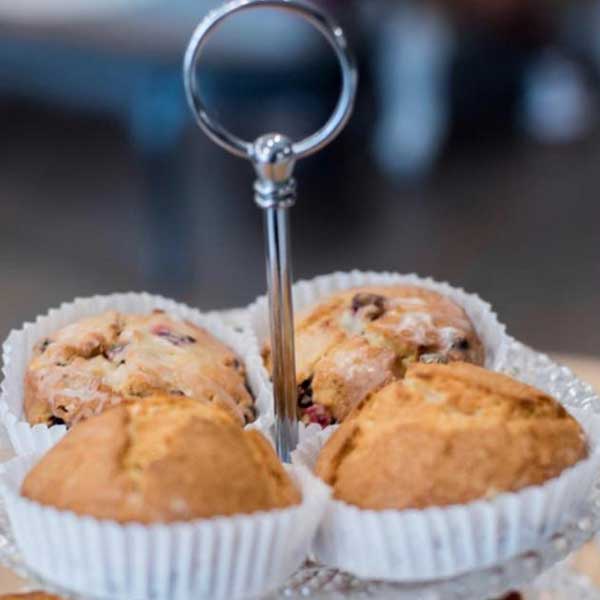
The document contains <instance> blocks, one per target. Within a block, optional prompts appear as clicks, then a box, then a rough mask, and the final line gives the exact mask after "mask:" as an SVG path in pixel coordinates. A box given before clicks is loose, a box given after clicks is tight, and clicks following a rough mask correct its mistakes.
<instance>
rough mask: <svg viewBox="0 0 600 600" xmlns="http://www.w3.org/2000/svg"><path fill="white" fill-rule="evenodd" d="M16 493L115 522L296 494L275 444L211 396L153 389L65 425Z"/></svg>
mask: <svg viewBox="0 0 600 600" xmlns="http://www.w3.org/2000/svg"><path fill="white" fill-rule="evenodd" d="M22 494H23V495H24V496H25V497H27V498H30V499H31V500H35V501H37V502H40V503H42V504H45V505H50V506H54V507H56V508H60V509H64V510H71V511H73V512H75V513H77V514H81V515H91V516H94V517H97V518H101V519H113V520H116V521H119V522H129V521H135V522H140V523H151V522H172V521H187V520H190V519H196V518H206V517H212V516H217V515H224V516H227V515H233V514H237V513H252V512H255V511H259V510H271V509H276V508H284V507H286V506H290V505H293V504H297V503H298V502H299V501H300V495H299V492H298V491H297V489H296V488H295V486H294V484H293V483H292V481H291V479H290V478H289V477H288V475H287V473H286V471H285V470H284V468H283V466H282V465H281V463H280V462H279V460H278V458H277V456H276V454H275V451H274V450H273V449H272V447H271V446H270V444H269V443H268V442H267V441H266V439H265V438H264V437H263V436H262V435H261V434H260V433H258V432H256V431H245V430H243V429H241V428H240V427H239V425H238V424H237V423H236V422H235V421H234V420H233V419H232V418H231V416H230V415H229V414H228V413H227V412H225V411H223V410H221V409H219V408H217V407H214V406H207V405H205V404H203V403H201V402H197V401H195V400H193V399H190V398H186V397H173V396H166V395H156V396H152V397H148V398H145V399H144V400H143V401H140V400H137V401H125V402H123V403H121V404H120V405H118V406H116V407H113V408H111V409H109V410H107V411H105V412H104V413H102V414H101V415H98V416H94V417H92V418H90V419H87V420H85V421H82V422H81V423H78V424H77V425H75V426H74V427H73V428H72V429H71V430H70V431H69V432H68V433H67V435H66V436H65V437H64V438H63V439H62V440H61V441H60V442H59V443H58V444H57V445H56V446H54V447H53V448H52V449H51V450H50V451H49V452H48V453H47V454H46V455H45V456H44V457H43V458H42V459H41V461H40V462H39V463H38V464H37V465H36V466H35V467H34V468H33V469H32V471H31V472H30V473H29V474H28V475H27V477H26V478H25V481H24V483H23V486H22Z"/></svg>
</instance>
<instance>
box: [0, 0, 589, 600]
mask: <svg viewBox="0 0 600 600" xmlns="http://www.w3.org/2000/svg"><path fill="white" fill-rule="evenodd" d="M265 7H266V8H277V9H281V10H285V11H288V12H291V13H293V14H295V15H298V16H300V17H301V18H304V19H305V20H307V21H308V22H309V23H311V24H312V25H314V26H315V27H316V28H317V29H318V30H319V31H320V32H321V33H322V34H323V35H324V36H325V38H326V39H327V41H328V42H329V43H330V45H331V46H332V48H333V49H334V51H335V53H336V55H337V56H338V58H339V61H340V65H341V71H342V93H341V96H340V99H339V101H338V104H337V106H336V108H335V110H334V113H333V115H332V117H331V118H330V120H329V121H328V122H327V123H326V124H325V125H324V126H323V127H322V128H321V129H320V130H319V131H318V132H316V133H315V134H313V135H311V136H309V137H308V138H306V139H304V140H302V141H300V142H295V143H294V142H292V141H291V140H289V138H287V137H286V136H284V135H282V134H277V133H271V134H267V135H264V136H261V137H259V138H258V139H257V140H256V141H255V142H253V143H250V142H247V141H244V140H241V139H239V138H238V137H236V136H235V135H233V134H231V133H229V132H228V131H227V130H226V129H224V128H223V127H222V126H221V125H220V124H219V123H218V122H217V121H215V120H214V119H213V118H212V117H211V116H210V115H209V113H208V111H207V109H206V108H205V106H204V104H203V102H202V100H201V96H200V93H199V90H198V81H197V76H196V73H197V69H196V62H197V61H198V58H199V57H200V54H201V51H202V49H203V47H204V44H205V43H206V41H207V40H208V38H209V36H210V34H211V33H212V32H213V31H214V30H215V29H216V28H217V27H218V25H219V24H220V23H222V21H223V20H224V19H226V18H227V17H229V16H230V15H232V14H234V13H237V12H240V11H246V10H252V9H260V8H265ZM184 81H185V86H186V92H187V96H188V100H189V103H190V106H191V108H192V110H193V112H194V114H195V116H196V120H197V122H198V124H199V125H200V127H201V128H202V129H203V130H204V131H205V133H206V134H207V135H208V136H209V137H210V138H211V139H212V140H213V141H215V142H216V143H217V144H219V145H220V146H222V147H224V148H225V149H227V150H228V151H230V152H231V153H233V154H235V155H237V156H240V157H243V158H247V159H249V160H250V161H251V162H252V164H253V166H254V168H255V171H256V174H257V180H256V182H255V185H254V191H255V201H256V203H257V204H258V206H259V207H260V208H262V209H263V210H264V217H265V219H264V223H265V240H266V256H267V283H268V291H269V301H270V331H271V347H272V349H273V388H274V402H275V417H276V420H275V440H276V446H277V450H278V453H279V455H280V457H281V459H282V460H284V461H287V460H289V456H290V452H291V451H292V450H293V449H294V447H295V446H296V444H297V441H298V428H297V420H296V385H295V366H294V332H293V307H292V295H291V282H292V271H291V255H290V237H289V209H290V207H291V206H293V204H294V202H295V200H296V182H295V180H294V179H293V177H292V171H293V168H294V165H295V162H296V161H297V160H298V159H300V158H303V157H305V156H308V155H309V154H312V153H314V152H317V151H318V150H320V149H321V148H323V147H324V146H325V145H326V144H328V143H329V142H330V141H331V140H332V139H333V138H334V137H335V136H336V135H337V134H338V133H339V132H340V131H341V130H342V129H343V127H344V125H345V124H346V122H347V120H348V119H349V117H350V114H351V112H352V108H353V103H354V97H355V94H356V87H357V81H358V77H357V71H356V67H355V63H354V60H353V58H352V55H351V53H350V51H349V49H348V46H347V43H346V40H345V37H344V34H343V31H342V29H341V28H340V27H339V25H337V23H335V22H334V21H333V20H332V19H331V18H330V17H329V16H327V15H326V14H324V13H323V12H321V11H320V10H318V9H316V8H315V7H313V6H311V5H308V4H304V3H301V2H298V1H297V0H234V1H233V2H229V3H228V4H225V5H224V6H222V7H221V8H218V9H216V10H215V11H213V12H211V13H210V14H209V15H208V16H207V17H206V18H205V19H204V20H203V21H202V22H201V23H200V25H199V26H198V28H197V29H196V31H195V33H194V35H193V37H192V40H191V42H190V45H189V47H188V50H187V52H186V55H185V61H184ZM232 319H233V320H234V321H235V319H236V316H235V315H233V316H232ZM504 371H505V372H507V373H508V374H509V375H511V376H513V377H515V378H517V379H520V380H523V381H525V382H527V383H530V384H533V385H535V386H537V387H539V388H541V389H543V390H545V391H547V392H548V393H550V394H552V395H554V396H556V397H560V398H561V399H563V402H564V404H565V406H566V407H567V408H569V407H571V408H582V407H588V408H589V409H590V410H592V411H593V412H595V413H600V400H599V399H598V397H597V396H596V395H595V394H594V392H593V390H592V389H591V387H590V386H589V385H588V384H586V383H584V382H582V381H580V380H579V379H577V378H576V377H575V376H574V375H573V373H572V372H571V371H570V370H569V369H567V368H566V367H561V366H560V365H557V364H555V363H553V362H552V361H551V360H550V359H549V358H548V357H547V356H545V355H543V354H539V353H537V352H535V351H533V350H531V349H530V348H527V347H526V346H524V345H522V344H520V343H519V342H517V341H514V340H513V341H511V342H510V347H509V351H508V358H507V361H506V366H505V368H504ZM599 484H600V478H599V481H598V482H597V483H596V485H595V486H594V487H593V490H592V492H590V494H589V496H588V498H587V500H586V503H585V506H584V508H583V509H582V511H581V513H580V514H579V515H574V516H573V520H572V521H571V522H570V523H569V525H568V526H567V527H565V528H564V530H563V531H560V532H559V533H557V534H555V535H554V536H553V537H552V538H550V539H548V540H546V541H545V543H544V544H543V545H542V546H541V547H539V548H535V549H532V550H531V551H529V552H527V553H525V554H522V555H519V556H516V557H514V558H513V559H511V560H509V561H507V562H505V563H503V564H498V565H493V566H491V567H489V568H486V569H484V570H480V571H475V572H469V573H464V574H462V575H460V576H458V577H455V578H452V579H446V580H435V581H428V582H420V583H402V584H399V583H386V582H377V581H364V580H359V579H357V578H355V577H353V576H352V575H349V574H346V573H342V572H340V571H337V570H335V569H330V568H327V567H324V566H321V565H318V564H314V563H310V562H309V563H306V564H305V565H304V566H303V567H302V568H301V569H300V570H299V571H298V572H297V573H296V574H295V575H294V576H293V577H292V578H290V580H289V581H288V582H287V584H286V585H285V586H284V587H282V588H281V589H280V590H278V591H277V592H275V593H272V594H269V595H268V596H266V597H265V598H269V599H271V598H294V597H300V598H307V597H308V598H382V599H383V598H395V599H407V600H408V599H410V600H417V599H419V600H421V599H422V600H478V599H490V598H495V597H499V596H501V595H502V594H503V593H506V592H507V591H509V590H512V589H515V588H519V587H521V586H523V585H527V584H529V587H528V588H527V589H528V600H529V599H533V598H536V599H539V600H542V599H544V600H549V599H554V598H555V599H557V600H558V599H559V598H560V599H562V598H565V599H567V598H569V599H575V598H576V599H578V600H588V599H589V600H592V599H595V600H596V599H597V600H600V591H598V590H595V588H593V586H592V585H591V584H588V583H587V581H586V580H585V578H582V577H581V576H578V575H577V574H576V573H575V571H572V570H571V569H570V567H569V564H568V563H566V562H561V561H563V559H565V557H567V555H568V554H570V553H571V552H572V551H574V550H575V549H577V548H579V547H580V546H581V545H583V544H584V543H585V542H586V541H588V540H589V539H590V538H592V536H593V535H594V533H595V532H596V531H598V530H600V488H599ZM0 563H2V564H4V565H6V566H8V567H10V568H11V569H13V570H14V571H16V572H17V573H18V574H20V575H22V576H24V577H26V578H27V579H29V580H30V581H32V582H34V583H38V584H39V585H40V586H42V587H44V588H46V589H49V590H51V591H54V592H57V593H60V594H62V595H63V596H65V597H71V598H75V596H73V595H71V594H70V593H69V591H68V590H61V589H57V588H56V586H53V585H48V584H47V583H46V582H45V581H41V580H39V578H38V577H37V576H36V575H35V573H33V572H31V571H30V570H29V569H28V568H27V567H26V566H25V564H24V563H23V561H22V559H21V557H20V555H19V551H18V548H17V547H16V545H15V543H14V540H13V537H12V533H11V531H10V526H9V524H8V520H7V518H6V514H5V512H4V510H3V507H1V506H0ZM542 574H544V575H542ZM540 576H541V577H540ZM534 580H535V582H534ZM531 582H534V583H531Z"/></svg>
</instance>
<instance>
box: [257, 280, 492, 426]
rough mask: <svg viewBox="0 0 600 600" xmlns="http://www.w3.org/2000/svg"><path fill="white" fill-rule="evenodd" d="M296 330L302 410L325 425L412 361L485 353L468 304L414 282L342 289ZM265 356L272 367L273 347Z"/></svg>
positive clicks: (479, 357) (472, 358)
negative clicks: (459, 302) (466, 311)
mask: <svg viewBox="0 0 600 600" xmlns="http://www.w3.org/2000/svg"><path fill="white" fill-rule="evenodd" d="M295 335H296V369H297V371H296V375H297V384H298V392H299V393H298V408H299V412H300V416H301V419H302V420H303V421H304V422H306V423H309V422H314V423H319V424H320V425H322V426H326V425H329V424H331V423H335V422H338V421H342V420H343V419H344V418H345V417H346V416H347V415H348V413H349V412H350V411H351V410H352V408H353V407H354V406H355V405H356V404H357V403H358V402H360V401H361V400H362V399H363V398H365V397H366V396H367V394H369V393H370V392H373V391H374V390H377V389H379V388H380V387H382V386H384V385H386V384H387V383H389V382H390V381H393V380H395V379H398V378H400V377H402V376H403V375H404V372H405V370H406V367H407V366H408V365H409V364H410V363H412V362H415V361H418V360H421V361H423V362H438V363H445V362H449V361H456V360H461V361H466V362H471V363H475V364H478V365H483V363H484V358H485V356H484V350H483V345H482V344H481V341H480V340H479V338H478V337H477V333H476V331H475V328H474V327H473V324H472V323H471V321H470V320H469V317H468V316H467V314H466V313H465V311H464V310H463V309H462V307H460V306H458V305H457V304H455V303H454V302H452V301H451V300H450V299H448V298H446V297H445V296H442V295H440V294H438V293H436V292H432V291H430V290H427V289H424V288H420V287H414V286H387V287H386V286H382V287H362V288H354V289H350V290H346V291H343V292H339V293H337V294H335V295H333V296H331V297H329V298H327V299H326V300H324V301H322V302H320V303H319V304H317V305H316V306H314V307H311V308H309V309H308V310H306V311H305V312H304V313H302V314H300V315H299V317H298V318H297V320H296V324H295ZM264 355H265V361H266V364H267V367H268V368H269V369H270V368H271V364H270V352H269V348H268V346H267V347H266V348H265V352H264Z"/></svg>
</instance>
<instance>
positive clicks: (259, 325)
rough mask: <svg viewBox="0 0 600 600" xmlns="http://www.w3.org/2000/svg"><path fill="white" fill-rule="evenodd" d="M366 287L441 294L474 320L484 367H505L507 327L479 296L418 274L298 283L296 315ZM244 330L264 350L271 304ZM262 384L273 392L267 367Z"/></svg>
mask: <svg viewBox="0 0 600 600" xmlns="http://www.w3.org/2000/svg"><path fill="white" fill-rule="evenodd" d="M367 285H377V286H380V285H383V286H386V285H415V286H419V287H424V288H427V289H429V290H433V291H434V292H438V293H439V294H442V295H444V296H446V297H448V298H450V300H452V301H453V302H455V303H456V304H458V305H459V306H461V307H462V308H463V309H464V310H465V312H466V313H467V315H468V316H469V318H470V319H471V321H472V323H473V325H474V327H475V330H476V331H477V335H478V336H479V339H480V340H481V342H482V343H483V346H484V348H485V367H486V368H488V369H491V370H493V371H500V370H502V368H503V367H504V366H505V364H506V354H507V348H508V336H507V335H506V327H505V326H504V325H503V324H502V323H500V322H499V321H498V318H497V316H496V313H495V312H494V311H493V310H492V307H491V306H490V304H488V303H487V302H485V301H483V300H482V299H481V298H480V297H479V296H477V294H470V293H467V292H465V291H464V290H463V289H461V288H456V287H453V286H451V285H450V284H448V283H440V282H437V281H434V280H433V279H431V278H430V277H426V278H423V277H419V276H418V275H415V274H409V275H401V274H398V273H375V272H372V271H369V272H363V271H350V272H348V273H342V272H338V273H332V274H330V275H321V276H319V277H315V278H314V279H310V280H304V281H298V282H297V283H295V284H294V286H293V288H292V294H293V301H294V311H295V312H296V314H297V313H298V312H300V311H301V310H303V309H305V308H307V307H309V306H312V305H314V304H317V303H318V302H319V301H321V300H323V299H324V298H326V297H328V296H330V295H332V294H334V293H336V292H339V291H341V290H347V289H349V288H353V287H359V286H367ZM244 329H245V330H247V331H248V332H249V333H251V334H252V335H254V336H255V338H256V344H257V346H258V347H259V348H262V347H263V345H264V343H265V342H266V341H267V340H268V339H269V301H268V298H267V297H266V296H260V297H259V298H257V299H256V301H255V302H254V303H253V304H251V305H250V306H249V307H248V311H247V313H246V322H245V324H244ZM261 374H262V378H263V383H264V385H265V386H268V387H270V388H271V389H272V386H271V383H270V378H269V374H268V373H267V371H266V369H265V368H264V366H263V367H262V369H261Z"/></svg>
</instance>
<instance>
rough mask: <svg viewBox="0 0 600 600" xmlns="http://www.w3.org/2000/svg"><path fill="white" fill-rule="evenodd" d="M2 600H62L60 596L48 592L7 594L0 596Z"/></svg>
mask: <svg viewBox="0 0 600 600" xmlns="http://www.w3.org/2000/svg"><path fill="white" fill-rule="evenodd" d="M0 600H61V599H60V598H59V597H58V596H53V595H51V594H47V593H46V592H29V593H27V594H7V595H3V596H0Z"/></svg>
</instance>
